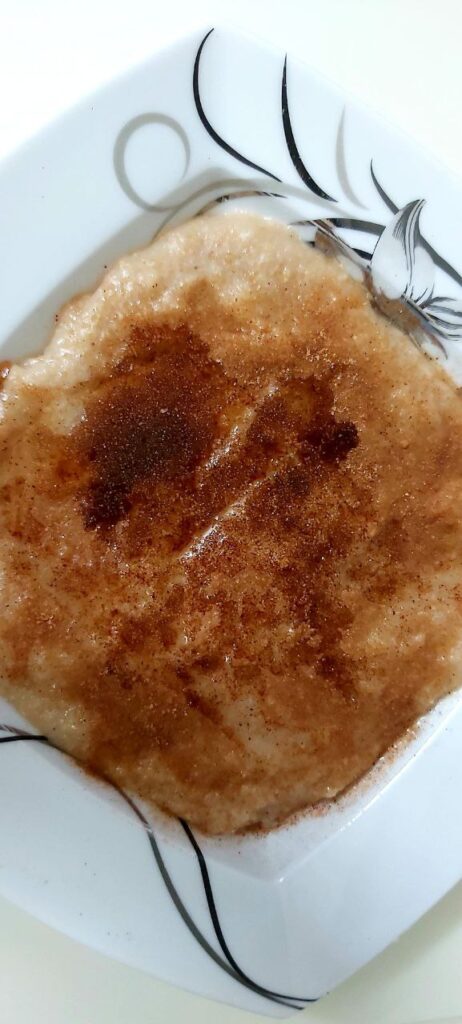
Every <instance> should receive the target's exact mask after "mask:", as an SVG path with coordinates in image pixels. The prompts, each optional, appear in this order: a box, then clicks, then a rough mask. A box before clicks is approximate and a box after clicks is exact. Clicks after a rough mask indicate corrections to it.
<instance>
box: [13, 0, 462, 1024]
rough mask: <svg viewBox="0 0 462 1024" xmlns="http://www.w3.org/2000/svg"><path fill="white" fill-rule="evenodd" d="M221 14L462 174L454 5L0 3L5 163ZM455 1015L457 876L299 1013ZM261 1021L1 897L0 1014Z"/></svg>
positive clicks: (344, 1018) (238, 1023) (392, 1)
mask: <svg viewBox="0 0 462 1024" xmlns="http://www.w3.org/2000/svg"><path fill="white" fill-rule="evenodd" d="M220 20H226V21H228V22H230V23H232V24H235V25H237V26H239V25H241V26H243V27H245V28H246V29H247V30H250V31H252V32H253V33H254V34H257V35H260V36H261V37H263V38H266V39H268V40H269V41H273V42H276V44H277V45H278V46H284V47H285V48H287V49H289V50H291V51H292V52H293V53H294V54H296V55H297V56H299V57H301V58H302V59H304V60H306V61H307V62H309V63H310V64H312V65H313V66H315V67H316V68H317V69H318V70H320V71H321V72H323V73H324V74H325V75H327V76H328V77H329V78H331V79H333V80H335V81H337V82H338V83H339V84H340V85H341V86H342V87H344V88H345V89H347V90H348V91H349V92H350V93H353V94H356V95H357V96H358V97H360V98H361V99H362V100H363V101H364V100H365V101H366V102H367V103H368V104H369V105H370V106H372V107H374V108H375V109H376V110H378V111H380V112H381V113H382V114H383V115H384V116H385V117H387V119H388V120H390V121H392V122H394V123H395V124H397V125H399V126H400V127H401V128H403V129H404V130H406V131H407V132H409V133H410V134H412V135H413V136H414V138H415V139H416V140H417V141H419V142H420V143H421V144H422V145H424V146H425V147H426V148H427V149H429V150H431V151H432V152H433V153H434V154H436V155H437V156H438V158H439V160H440V161H441V162H442V163H443V164H445V165H446V166H447V167H448V168H449V169H451V170H452V171H453V173H455V174H456V175H458V176H461V175H462V131H461V100H462V59H461V50H460V47H461V39H462V4H461V3H460V0H439V2H438V3H437V2H436V0H234V2H232V3H231V2H228V0H216V2H215V3H213V2H211V0H187V2H179V0H162V2H161V3H159V2H158V0H128V2H127V0H125V2H124V3H122V2H120V0H79V2H78V3H74V4H66V3H63V2H62V0H16V2H15V3H10V4H9V5H7V4H6V2H5V0H4V2H3V4H2V3H0V158H1V157H2V156H3V155H4V154H6V153H8V152H10V151H11V150H12V149H14V148H16V146H18V145H19V144H20V143H21V142H22V141H23V140H24V139H26V138H28V137H29V136H30V135H32V134H34V133H35V132H36V131H38V130H39V129H40V127H41V126H42V125H44V124H46V123H47V122H48V121H50V120H52V119H53V118H54V117H55V116H56V114H57V113H59V112H61V111H63V110H65V109H66V108H67V107H69V106H70V105H71V104H73V103H74V102H75V101H76V100H78V99H79V98H80V97H81V96H83V95H85V94H88V93H90V92H92V91H93V90H94V89H95V88H96V87H97V86H98V85H100V84H101V83H103V82H106V81H109V80H110V79H111V78H112V77H113V76H114V75H116V74H118V73H119V72H120V71H122V70H124V69H125V68H127V67H129V66H131V65H134V64H136V63H137V62H138V61H139V60H142V59H143V58H145V57H147V56H149V54H151V53H152V52H153V51H154V50H156V49H157V48H159V47H161V46H163V45H164V44H165V43H167V42H169V41H171V40H174V39H175V38H177V37H178V36H179V35H181V34H182V33H183V32H186V31H189V30H190V29H193V28H196V27H200V26H201V25H212V24H214V23H215V24H216V23H217V22H218V21H220ZM0 214H1V211H0ZM459 215H460V211H459ZM0 785H1V780H0ZM4 824H5V823H3V822H2V823H0V853H1V829H2V827H4ZM459 1016H460V1019H461V1020H462V883H461V884H460V885H459V886H458V887H457V888H456V889H455V890H453V892H452V893H450V894H448V896H447V897H446V898H445V899H444V900H443V901H442V902H441V903H440V904H439V905H438V906H437V907H436V908H435V909H434V910H433V911H432V912H431V913H429V914H427V915H426V917H425V918H423V919H422V920H421V921H420V922H419V923H418V924H417V925H415V927H414V928H413V929H411V931H409V932H408V933H407V934H406V935H404V936H403V937H402V938H401V939H400V940H399V942H397V943H395V944H394V945H393V946H392V947H390V948H389V949H388V950H386V952H385V953H383V954H382V955H381V956H380V957H378V958H377V959H376V960H375V961H374V962H373V963H371V964H370V965H369V966H368V967H366V968H364V969H363V970H362V971H360V972H359V973H358V974H357V975H356V976H355V977H354V978H352V979H350V981H348V982H347V983H346V984H344V985H343V986H341V988H339V989H338V990H337V991H336V992H335V993H333V994H331V995H330V996H328V997H327V998H326V999H324V1000H323V1001H322V1002H321V1003H318V1004H317V1005H316V1006H314V1007H311V1008H308V1009H307V1010H305V1011H304V1012H303V1013H302V1014H301V1015H300V1016H299V1017H298V1019H299V1020H300V1019H306V1020H308V1019H310V1020H311V1021H312V1022H313V1024H318V1022H319V1024H349V1022H351V1024H353V1022H354V1024H358V1022H361V1024H362V1022H364V1024H400V1022H402V1024H410V1022H412V1021H423V1020H434V1019H436V1018H443V1017H446V1018H452V1019H456V1018H458V1017H459ZM264 1019H265V1018H263V1017H262V1018H259V1017H256V1016H254V1015H250V1014H245V1013H242V1012H241V1011H238V1010H233V1009H230V1008H227V1007H222V1006H218V1005H217V1004H213V1003H210V1002H206V1001H205V1000H202V999H199V998H198V997H195V996H194V997H193V996H190V995H188V994H187V993H184V992H181V991H179V990H176V989H173V988H171V987H170V986H167V985H165V984H163V983H161V982H158V981H156V980H155V979H154V978H152V977H150V976H148V975H145V974H142V973H141V972H139V971H136V970H134V969H132V968H128V967H123V966H121V965H120V964H117V963H115V962H112V961H110V960H108V959H106V958H104V957H102V956H101V955H99V954H96V953H94V952H92V951H91V950H88V949H86V948H84V947H82V946H79V945H78V944H77V943H75V942H73V941H71V940H70V939H68V938H65V937H63V936H61V935H59V934H58V933H56V932H54V931H52V930H51V929H50V928H47V927H45V926H44V925H42V924H41V923H40V922H38V921H35V920H34V919H32V918H31V917H29V916H28V915H27V914H25V913H23V912H22V911H19V910H18V909H17V908H15V907H12V906H11V905H9V904H8V903H6V902H5V901H2V900H0V1021H1V1024H42V1022H43V1024H45V1022H46V1024H157V1022H162V1024H164V1022H165V1024H168V1022H172V1024H182V1022H183V1021H184V1022H186V1021H188V1024H195V1022H199V1021H200V1022H201V1024H215V1022H219V1024H246V1022H248V1024H251V1022H254V1024H255V1022H257V1020H262V1021H263V1020H264Z"/></svg>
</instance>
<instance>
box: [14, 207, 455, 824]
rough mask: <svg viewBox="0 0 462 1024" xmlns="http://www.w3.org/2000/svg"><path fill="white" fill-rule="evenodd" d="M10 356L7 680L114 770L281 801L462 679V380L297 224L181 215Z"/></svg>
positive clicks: (177, 797)
mask: <svg viewBox="0 0 462 1024" xmlns="http://www.w3.org/2000/svg"><path fill="white" fill-rule="evenodd" d="M3 376H4V378H5V379H3V391H2V394H1V401H0V450H1V460H0V596H1V608H2V614H1V618H0V678H1V683H0V688H1V690H2V692H3V694H4V695H6V697H7V698H9V699H10V700H11V701H12V702H13V704H14V705H16V706H17V707H18V708H19V709H20V710H21V711H22V712H24V713H25V714H26V715H27V717H28V718H29V719H30V720H31V721H32V722H33V723H34V724H35V725H36V726H37V727H38V728H39V729H40V730H41V731H42V732H44V733H46V734H47V735H48V736H49V737H50V738H51V739H52V740H53V742H54V743H56V744H58V745H59V746H60V747H62V748H63V749H64V750H66V751H68V752H69V753H71V754H73V755H75V756H76V757H77V758H79V759H80V760H81V761H82V762H83V763H84V764H86V765H87V766H88V767H90V768H91V769H92V770H94V771H96V772H98V773H99V774H101V775H103V776H105V777H107V778H108V779H110V780H112V781H114V782H115V783H116V784H117V785H118V786H121V787H123V788H125V789H126V790H128V791H130V792H132V793H135V794H139V795H140V796H142V797H143V798H145V799H147V800H150V801H153V802H154V803H155V804H157V805H159V806H161V807H163V808H164V809H166V810H168V811H169V812H170V813H172V814H176V815H181V816H183V817H184V818H187V819H188V820H189V821H191V822H192V823H193V824H194V825H196V826H199V827H200V828H202V829H204V830H205V831H208V832H212V833H216V832H228V831H233V830H236V829H241V828H245V827H247V826H252V825H258V824H263V825H264V826H270V825H272V824H274V823H275V822H277V821H280V820H282V819H284V818H285V817H286V816H287V815H289V814H290V813H291V812H293V811H295V810H298V809H300V808H302V807H305V806H307V805H309V804H312V803H314V802H316V801H318V800H320V799H322V798H325V797H333V796H335V794H337V793H339V792H340V791H341V790H343V789H344V788H345V787H346V786H349V785H350V784H351V783H352V782H354V781H355V780H356V779H358V777H360V776H361V775H362V774H363V773H364V772H365V771H367V769H368V768H369V767H370V766H371V765H372V764H373V762H374V761H375V760H376V759H377V758H378V757H379V756H380V755H381V754H382V753H383V752H384V751H385V750H387V748H388V747H389V746H390V744H392V743H393V742H394V741H395V740H396V739H397V738H398V737H400V736H402V735H403V733H404V732H405V730H406V729H407V728H408V727H409V726H411V725H412V723H414V722H415V720H416V719H417V717H418V716H419V715H420V714H421V713H422V712H424V711H426V710H427V709H428V708H430V707H431V705H432V704H433V703H434V702H435V701H436V700H437V699H438V698H439V697H440V696H441V695H442V694H445V693H447V692H448V691H449V690H451V689H452V688H453V687H454V686H456V685H457V684H458V682H459V680H460V659H461V653H462V652H461V639H462V605H461V580H462V525H461V522H460V508H461V506H462V403H461V400H460V397H459V394H458V393H457V390H456V388H455V386H454V385H453V384H452V382H451V381H450V380H449V378H448V377H447V376H446V375H445V373H444V372H443V371H442V370H441V369H440V368H439V367H437V366H436V365H435V364H432V363H431V362H430V361H429V360H427V359H425V358H424V357H423V356H422V355H421V353H419V352H418V351H417V350H416V349H415V348H414V347H413V346H412V344H411V343H410V342H409V340H408V338H407V337H406V336H405V335H403V334H401V333H400V332H399V331H398V330H396V329H394V328H392V327H390V326H389V325H388V324H387V323H386V322H385V321H384V320H382V319H381V318H380V317H379V316H378V315H377V314H376V313H375V312H374V311H373V310H372V309H371V306H370V303H369V299H368V296H367V293H366V291H365V289H364V287H363V286H362V285H361V284H358V283H357V282H354V281H352V280H350V278H349V277H348V276H347V275H346V273H345V272H344V271H343V270H342V268H341V267H340V266H339V265H337V263H336V262H335V261H334V260H331V259H328V258H327V257H325V256H323V255H321V254H319V253H316V252H314V251H312V250H310V249H309V248H307V247H306V246H304V245H303V244H302V242H301V241H300V240H299V239H298V238H297V236H296V235H295V234H294V233H292V232H291V231H290V230H288V229H287V228H285V227H283V226H280V225H277V224H275V223H273V222H270V221H267V220H263V219H259V218H257V217H252V216H250V215H246V214H238V215H226V216H224V217H205V218H199V219H197V220H195V221H192V222H190V223H188V224H185V225H183V226H182V227H179V228H176V229H174V230H172V231H170V232H169V233H166V234H165V235H163V237H161V238H160V239H159V240H158V241H156V242H155V243H154V244H153V245H152V246H151V247H149V248H147V249H145V250H144V251H142V252H138V253H135V254H133V255H130V256H127V257H126V258H125V259H123V260H121V261H120V262H119V263H118V264H117V265H116V266H115V267H114V268H113V269H112V270H111V271H110V272H109V273H108V274H107V275H106V277H105V278H104V280H103V282H102V284H101V285H100V286H99V287H98V288H97V290H96V291H95V292H94V294H93V295H90V296H87V297H84V298H80V299H78V300H76V302H75V303H74V304H71V305H70V306H69V307H67V308H66V310H65V311H64V312H63V314H62V315H61V316H60V318H59V321H58V324H57V328H56V331H55V335H54V337H53V339H52V340H51V342H50V344H49V345H48V347H47V349H46V351H45V353H44V354H43V355H42V356H40V357H38V358H36V359H32V360H28V361H27V362H26V363H25V364H24V365H22V366H12V367H11V369H10V372H9V373H6V370H4V374H3Z"/></svg>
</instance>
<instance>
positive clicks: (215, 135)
mask: <svg viewBox="0 0 462 1024" xmlns="http://www.w3.org/2000/svg"><path fill="white" fill-rule="evenodd" d="M213 31H214V29H213V28H211V29H210V30H209V31H208V32H207V34H206V35H205V36H204V38H203V40H202V42H201V44H200V46H199V49H198V51H197V53H196V59H195V61H194V71H193V94H194V102H195V104H196V110H197V113H198V114H199V117H200V119H201V121H202V124H203V125H204V128H205V130H206V131H207V132H208V134H209V135H210V138H211V139H213V141H214V142H216V144H217V146H220V148H221V149H224V150H225V152H226V153H229V155H230V156H233V157H234V158H235V160H239V161H240V163H241V164H245V165H246V167H253V169H254V170H255V171H260V173H261V174H265V175H266V177H268V178H273V180H274V181H280V180H281V179H280V178H278V177H277V175H276V174H272V172H271V171H267V170H266V168H265V167H261V166H260V164H255V163H254V162H253V160H249V159H248V158H247V157H246V156H243V155H242V153H238V151H237V149H234V148H233V146H230V145H229V143H228V142H226V141H225V139H222V137H221V135H219V134H218V132H216V131H215V129H214V128H213V127H212V125H211V124H210V121H209V119H208V117H207V116H206V114H205V110H204V108H203V106H202V100H201V95H200V88H199V69H200V62H201V56H202V51H203V49H204V46H205V44H206V42H207V39H208V38H209V36H211V34H212V32H213Z"/></svg>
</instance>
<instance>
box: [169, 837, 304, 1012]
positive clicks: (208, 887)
mask: <svg viewBox="0 0 462 1024" xmlns="http://www.w3.org/2000/svg"><path fill="white" fill-rule="evenodd" d="M178 820H179V822H180V825H181V826H182V828H183V830H184V832H185V833H186V835H187V837H188V839H189V842H190V843H191V846H192V848H193V850H194V853H195V854H196V857H197V861H198V864H199V869H200V873H201V876H202V882H203V886H204V892H205V897H206V900H207V906H208V908H209V913H210V917H211V919H212V924H213V927H214V931H215V935H216V937H217V939H218V942H219V943H220V946H221V949H222V950H223V953H224V954H225V957H226V959H227V960H228V963H230V964H231V966H232V967H234V970H235V971H236V972H237V974H239V977H240V978H242V979H243V980H244V981H246V982H250V984H251V985H255V984H256V983H255V982H254V981H252V979H251V978H249V976H248V975H247V974H245V973H244V971H243V970H242V968H241V967H239V964H238V963H237V962H236V960H235V959H234V957H233V955H232V953H231V951H230V949H229V946H228V944H227V942H226V940H225V937H224V935H223V931H222V928H221V925H220V920H219V917H218V912H217V908H216V904H215V899H214V895H213V890H212V883H211V881H210V875H209V873H208V868H207V864H206V861H205V857H204V854H203V853H202V850H201V848H200V846H199V843H198V842H197V839H196V837H195V836H194V834H193V832H192V831H191V829H190V827H189V825H188V823H187V822H186V821H184V819H183V818H179V819H178ZM258 988H259V990H260V991H261V992H263V993H264V994H265V995H266V997H267V998H269V997H271V998H274V997H276V998H277V999H293V1000H294V1002H297V1003H316V1002H318V1000H317V999H313V998H308V997H307V996H288V995H284V994H283V993H281V992H273V991H272V990H271V989H266V988H265V989H264V988H261V987H260V986H258ZM294 1008H295V1007H294ZM301 1008H302V1007H297V1009H301Z"/></svg>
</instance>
